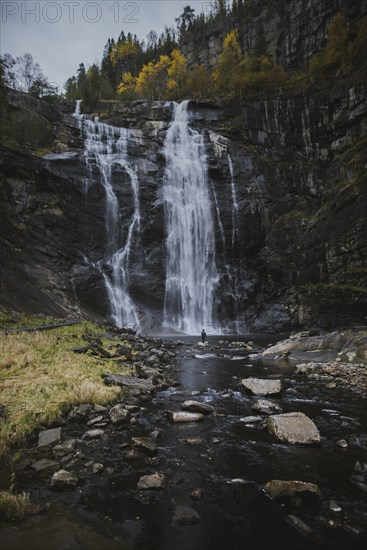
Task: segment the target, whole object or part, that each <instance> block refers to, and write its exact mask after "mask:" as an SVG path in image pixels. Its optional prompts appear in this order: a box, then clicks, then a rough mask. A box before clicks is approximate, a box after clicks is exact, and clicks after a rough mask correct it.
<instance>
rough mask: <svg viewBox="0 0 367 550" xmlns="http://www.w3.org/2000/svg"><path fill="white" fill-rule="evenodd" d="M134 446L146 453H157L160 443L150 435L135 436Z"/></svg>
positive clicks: (133, 439)
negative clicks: (149, 436)
mask: <svg viewBox="0 0 367 550" xmlns="http://www.w3.org/2000/svg"><path fill="white" fill-rule="evenodd" d="M132 441H133V443H134V446H135V447H137V448H138V449H139V450H141V451H143V452H144V453H148V454H150V455H155V454H157V452H158V445H157V443H155V442H154V441H152V440H151V439H149V438H148V437H133V438H132Z"/></svg>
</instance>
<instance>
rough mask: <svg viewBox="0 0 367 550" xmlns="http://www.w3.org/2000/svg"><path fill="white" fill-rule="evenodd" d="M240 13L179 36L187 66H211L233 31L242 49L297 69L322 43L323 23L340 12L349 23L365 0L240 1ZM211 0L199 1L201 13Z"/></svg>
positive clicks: (366, 8) (365, 7) (366, 6)
mask: <svg viewBox="0 0 367 550" xmlns="http://www.w3.org/2000/svg"><path fill="white" fill-rule="evenodd" d="M242 5H243V8H242V9H241V11H240V13H236V12H234V13H232V14H231V15H230V16H227V17H226V18H225V19H220V18H219V19H218V18H217V19H214V20H209V22H208V23H207V24H205V25H203V27H202V28H200V32H197V29H196V32H195V31H194V32H190V29H189V30H188V31H187V32H186V33H185V34H184V35H183V37H182V44H181V49H182V52H183V53H184V55H185V56H186V57H187V59H188V62H189V64H190V65H196V64H198V63H199V64H203V65H206V66H207V67H209V68H213V67H214V66H215V64H216V63H217V61H218V58H219V55H220V54H221V52H222V47H223V40H224V37H225V35H226V34H227V32H229V31H230V30H231V29H233V28H234V27H236V28H237V29H238V33H239V38H240V42H241V47H242V51H243V52H245V53H254V52H256V51H257V50H259V49H260V50H262V52H261V53H263V52H264V51H265V50H266V52H267V53H268V54H269V55H270V56H271V58H272V59H273V60H274V61H275V63H277V64H278V65H283V66H284V67H286V68H287V69H288V70H289V71H299V70H302V69H303V68H304V67H305V66H306V65H307V64H308V63H309V62H310V61H311V59H312V57H313V56H314V55H315V54H316V53H318V52H319V51H320V50H321V48H322V47H323V46H324V44H325V42H326V39H327V36H328V25H329V23H330V22H331V20H332V18H333V17H334V16H335V15H336V14H337V13H338V12H342V13H343V14H344V15H345V16H346V18H347V21H349V22H350V23H352V22H353V21H356V20H358V19H360V18H361V17H363V16H364V15H366V14H367V2H366V0H360V1H358V2H353V1H350V0H328V1H327V2H320V0H283V1H279V2H275V1H271V0H260V1H257V0H243V2H242ZM213 6H214V2H212V3H210V2H204V3H203V9H204V12H205V13H206V15H208V13H210V11H211V9H212V8H213Z"/></svg>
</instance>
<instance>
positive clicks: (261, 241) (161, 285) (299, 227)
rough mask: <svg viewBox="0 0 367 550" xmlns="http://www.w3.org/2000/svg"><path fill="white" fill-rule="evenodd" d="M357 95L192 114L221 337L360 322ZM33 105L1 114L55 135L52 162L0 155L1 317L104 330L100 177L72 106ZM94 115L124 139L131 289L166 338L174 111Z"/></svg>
mask: <svg viewBox="0 0 367 550" xmlns="http://www.w3.org/2000/svg"><path fill="white" fill-rule="evenodd" d="M366 88H367V86H366V85H362V84H360V85H358V86H355V87H349V88H345V89H343V90H339V91H338V92H337V93H336V92H335V93H332V94H325V95H323V96H312V95H305V94H304V93H302V92H298V93H297V92H294V93H293V94H292V95H289V96H280V97H277V98H274V99H272V100H267V101H264V100H252V101H245V102H243V103H242V104H241V105H238V104H237V105H232V106H228V105H227V106H226V107H223V106H220V105H217V104H209V103H204V102H191V104H190V113H191V124H192V126H193V127H195V128H196V129H197V130H199V131H200V132H201V133H202V134H203V135H204V138H205V146H206V150H207V159H208V173H209V187H210V195H211V205H212V212H213V218H214V223H215V232H216V237H215V240H216V262H217V269H218V272H219V275H220V278H219V285H218V288H217V291H216V294H215V304H214V309H215V315H216V317H217V319H218V320H219V322H223V326H224V324H225V325H226V326H227V327H230V328H231V329H233V328H235V327H237V329H240V330H248V331H261V330H283V329H290V328H292V327H299V326H306V327H310V326H321V327H328V328H330V327H335V326H345V325H351V324H356V323H361V322H364V320H365V315H366V311H367V309H366V306H367V292H366V288H367V284H366V283H367V271H366V266H367V208H366V206H367V182H366V178H365V162H366V157H365V151H366V126H367V118H366V114H367V101H366V97H367V94H366V91H367V90H366ZM29 101H30V100H29V98H27V96H24V95H18V94H15V95H13V96H12V97H10V98H9V103H10V108H11V109H13V110H14V112H16V114H17V116H18V117H19V116H21V115H22V114H24V112H26V111H28V112H29V111H30V110H32V112H33V113H34V115H35V116H36V118H37V119H38V120H39V121H40V122H41V123H42V124H44V125H45V126H46V127H47V128H48V130H49V132H50V135H51V137H49V138H48V139H49V142H48V144H47V146H48V148H49V151H48V152H47V153H46V154H44V153H45V152H46V151H45V150H43V151H38V154H37V155H35V154H33V155H30V154H29V153H23V152H21V151H19V150H15V146H14V142H11V143H10V142H9V144H8V146H7V147H4V148H2V160H1V162H2V173H3V185H2V205H3V208H2V210H3V216H2V218H3V219H2V222H1V249H2V256H3V260H4V261H3V262H2V265H1V271H2V286H1V288H0V304H1V306H3V307H8V308H15V309H19V310H26V311H31V312H38V311H43V312H52V313H59V314H65V313H73V312H75V311H80V312H83V313H88V314H91V315H93V316H97V317H100V318H108V316H109V314H110V308H109V304H108V296H107V292H106V287H105V284H104V280H103V277H102V274H101V272H100V270H98V269H97V268H96V262H97V261H99V260H100V259H101V258H102V257H103V254H104V253H105V245H106V220H105V213H106V193H105V190H104V188H103V186H102V185H101V179H100V172H99V170H98V167H97V166H92V169H90V168H88V166H86V162H85V160H86V159H85V157H84V148H83V135H82V133H81V130H80V128H79V126H78V121H77V120H76V119H75V117H73V116H72V110H73V109H74V105H67V104H65V105H64V106H63V110H64V112H61V110H60V109H59V110H58V111H55V110H52V109H49V108H47V109H46V108H45V106H44V104H43V102H41V101H36V102H32V104H31V105H30V104H29ZM102 109H103V112H102ZM96 110H97V111H98V110H100V111H101V113H100V114H101V116H103V121H104V122H106V123H108V124H110V125H113V126H117V127H128V128H129V129H130V138H129V143H128V155H129V159H130V162H131V163H132V164H133V165H134V167H136V173H137V176H138V180H139V197H140V213H141V222H140V232H139V237H138V239H136V240H135V241H134V243H133V247H132V249H131V257H130V262H129V265H130V268H129V274H130V282H129V292H130V295H131V297H132V299H133V300H134V302H135V304H136V308H137V311H138V315H139V318H140V321H141V324H142V328H143V329H144V330H153V329H159V327H160V326H161V323H162V314H163V304H164V291H165V255H166V250H165V237H166V229H165V215H164V202H163V190H162V182H163V176H164V171H165V159H164V155H163V146H164V141H165V137H166V133H167V129H168V127H169V124H170V122H171V119H172V106H171V105H169V104H165V103H158V102H157V103H154V104H148V103H146V102H133V103H130V104H121V103H120V104H109V106H108V111H107V110H106V105H105V104H102V105H101V106H99V107H98V106H96ZM18 149H19V147H18ZM51 151H53V152H51ZM41 153H42V156H41ZM112 182H113V188H114V191H115V194H116V196H117V199H118V203H119V208H120V210H121V223H122V226H123V230H124V231H125V232H126V230H127V227H128V220H129V219H130V218H131V213H132V208H133V196H132V190H131V185H129V182H128V180H127V176H126V173H125V172H124V171H123V170H121V169H119V168H118V167H117V168H116V169H115V170H114V173H113V177H112Z"/></svg>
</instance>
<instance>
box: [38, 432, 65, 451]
mask: <svg viewBox="0 0 367 550" xmlns="http://www.w3.org/2000/svg"><path fill="white" fill-rule="evenodd" d="M60 440H61V428H53V429H51V430H43V431H42V432H40V433H39V434H38V448H39V449H43V448H46V447H50V446H51V445H54V444H55V443H59V441H60Z"/></svg>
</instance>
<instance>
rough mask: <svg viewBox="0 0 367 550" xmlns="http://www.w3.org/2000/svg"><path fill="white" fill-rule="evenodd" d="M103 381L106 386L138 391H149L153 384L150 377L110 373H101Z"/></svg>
mask: <svg viewBox="0 0 367 550" xmlns="http://www.w3.org/2000/svg"><path fill="white" fill-rule="evenodd" d="M103 378H104V383H105V384H106V385H107V386H122V387H124V388H129V389H131V390H134V391H138V392H142V393H143V392H151V391H152V390H153V389H154V385H153V383H152V380H151V379H150V378H148V379H142V378H136V377H134V376H127V375H125V374H111V373H106V374H104V375H103Z"/></svg>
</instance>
